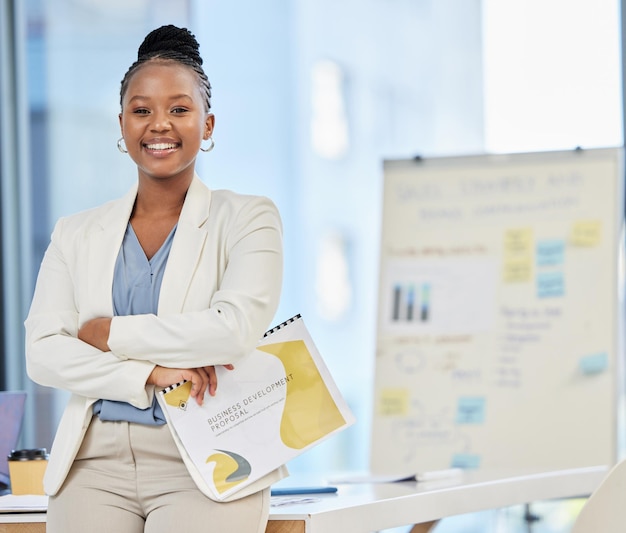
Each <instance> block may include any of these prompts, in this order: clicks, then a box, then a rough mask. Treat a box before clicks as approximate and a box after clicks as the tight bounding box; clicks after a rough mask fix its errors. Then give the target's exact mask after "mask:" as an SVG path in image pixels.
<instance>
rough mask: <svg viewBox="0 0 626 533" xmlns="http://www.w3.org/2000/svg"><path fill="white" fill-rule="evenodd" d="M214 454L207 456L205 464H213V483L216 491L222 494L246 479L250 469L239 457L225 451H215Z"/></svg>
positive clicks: (243, 458) (242, 458) (245, 461)
mask: <svg viewBox="0 0 626 533" xmlns="http://www.w3.org/2000/svg"><path fill="white" fill-rule="evenodd" d="M216 452H217V453H213V454H211V455H209V457H207V460H206V462H207V463H210V462H214V463H215V469H214V470H213V482H214V483H215V488H216V489H217V491H218V492H219V493H220V494H222V493H223V492H226V491H227V490H228V489H231V488H232V487H235V486H236V485H239V483H242V482H243V481H245V480H246V479H248V477H249V476H250V472H251V471H252V467H251V466H250V463H249V462H248V461H247V460H246V459H245V457H242V456H241V455H238V454H236V453H233V452H229V451H226V450H216Z"/></svg>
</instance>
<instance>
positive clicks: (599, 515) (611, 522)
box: [571, 460, 626, 533]
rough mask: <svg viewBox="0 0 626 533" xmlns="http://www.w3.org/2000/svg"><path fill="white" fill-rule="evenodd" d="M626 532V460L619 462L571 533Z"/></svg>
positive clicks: (588, 501)
mask: <svg viewBox="0 0 626 533" xmlns="http://www.w3.org/2000/svg"><path fill="white" fill-rule="evenodd" d="M624 531H626V460H623V461H621V462H619V463H618V464H617V465H616V466H614V467H613V468H612V469H611V470H610V471H609V473H608V474H607V475H606V477H605V478H604V480H602V483H600V486H599V487H598V488H597V489H596V490H595V491H594V492H593V494H592V495H591V496H590V498H589V499H588V500H587V502H586V503H585V505H584V506H583V508H582V510H581V512H580V514H579V515H578V518H577V519H576V521H575V522H574V526H573V528H572V532H571V533H624Z"/></svg>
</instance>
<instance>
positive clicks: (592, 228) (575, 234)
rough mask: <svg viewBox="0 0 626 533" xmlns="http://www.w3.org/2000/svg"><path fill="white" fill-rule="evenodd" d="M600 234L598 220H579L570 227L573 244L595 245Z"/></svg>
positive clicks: (600, 225) (598, 240)
mask: <svg viewBox="0 0 626 533" xmlns="http://www.w3.org/2000/svg"><path fill="white" fill-rule="evenodd" d="M601 234H602V224H601V222H600V221H599V220H579V221H578V222H575V223H574V226H573V227H572V234H571V238H570V240H571V242H572V244H573V245H574V246H597V245H598V243H599V242H600V236H601Z"/></svg>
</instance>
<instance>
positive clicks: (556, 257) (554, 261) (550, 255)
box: [537, 239, 565, 267]
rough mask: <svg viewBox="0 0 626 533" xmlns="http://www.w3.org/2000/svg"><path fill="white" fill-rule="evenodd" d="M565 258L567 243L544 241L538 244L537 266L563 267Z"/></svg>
mask: <svg viewBox="0 0 626 533" xmlns="http://www.w3.org/2000/svg"><path fill="white" fill-rule="evenodd" d="M564 256H565V241H562V240H558V239H550V240H543V241H539V242H538V243H537V266H540V267H542V266H555V265H557V266H558V265H562V264H563V259H564Z"/></svg>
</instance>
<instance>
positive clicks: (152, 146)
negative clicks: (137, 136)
mask: <svg viewBox="0 0 626 533" xmlns="http://www.w3.org/2000/svg"><path fill="white" fill-rule="evenodd" d="M146 148H147V149H148V150H170V149H172V148H176V145H175V144H174V143H157V144H146Z"/></svg>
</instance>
